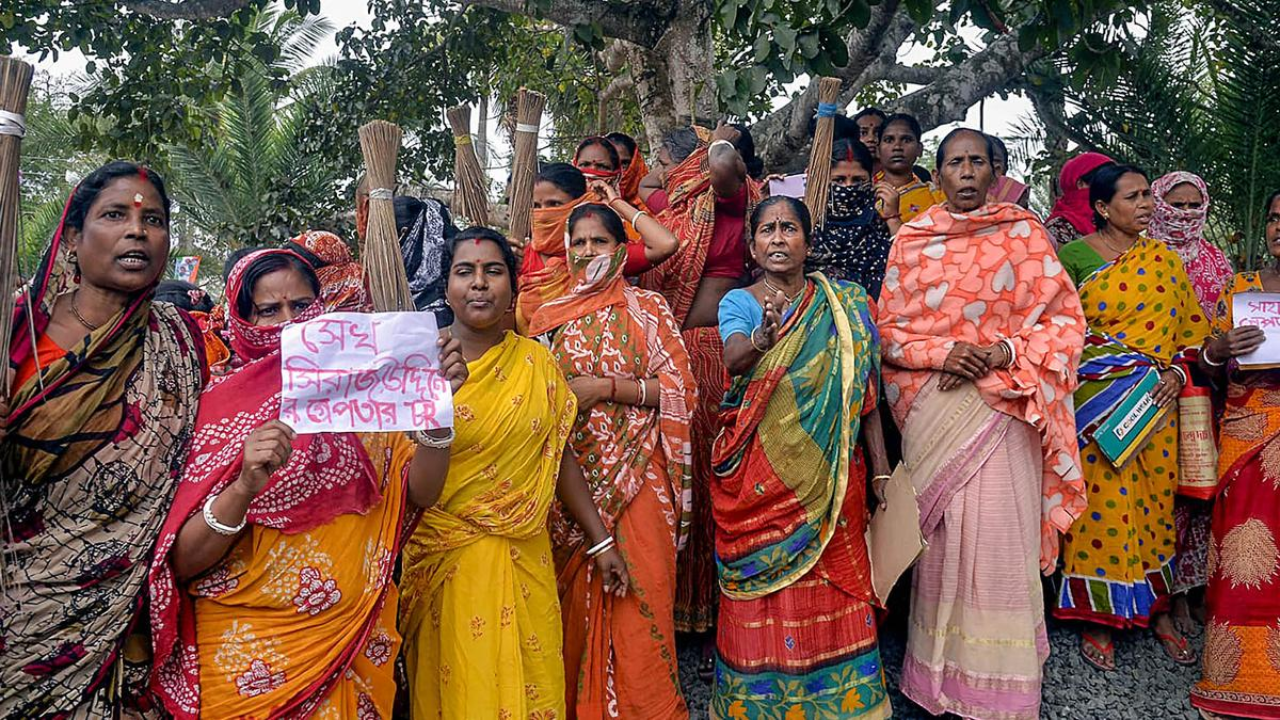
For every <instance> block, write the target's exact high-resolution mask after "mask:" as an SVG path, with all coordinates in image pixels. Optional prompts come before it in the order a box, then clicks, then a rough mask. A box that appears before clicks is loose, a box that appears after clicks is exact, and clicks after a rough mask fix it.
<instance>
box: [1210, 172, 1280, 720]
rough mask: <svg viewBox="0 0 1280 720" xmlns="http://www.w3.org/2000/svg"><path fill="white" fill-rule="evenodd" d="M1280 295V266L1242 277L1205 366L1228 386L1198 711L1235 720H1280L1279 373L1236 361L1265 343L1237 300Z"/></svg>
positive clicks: (1278, 243)
mask: <svg viewBox="0 0 1280 720" xmlns="http://www.w3.org/2000/svg"><path fill="white" fill-rule="evenodd" d="M1266 233H1267V250H1268V251H1269V252H1270V254H1271V256H1272V257H1273V258H1277V259H1280V191H1278V192H1275V193H1272V194H1271V197H1270V198H1268V200H1267V216H1266ZM1250 292H1268V293H1280V267H1278V266H1277V265H1274V264H1273V265H1272V267H1269V268H1267V269H1265V270H1262V271H1261V272H1246V273H1239V274H1238V275H1236V276H1235V280H1234V281H1233V282H1232V284H1231V285H1229V286H1228V288H1227V290H1226V292H1225V293H1224V294H1223V296H1222V297H1221V298H1220V299H1219V301H1218V313H1217V318H1216V319H1215V322H1214V338H1213V339H1211V340H1209V341H1208V342H1206V343H1205V348H1204V352H1202V353H1200V366H1201V367H1202V368H1204V369H1205V370H1206V371H1207V372H1209V373H1211V374H1214V375H1217V376H1219V377H1225V378H1226V379H1227V382H1228V385H1227V403H1226V411H1225V412H1224V413H1223V417H1222V438H1221V454H1220V455H1219V457H1218V468H1219V476H1220V481H1219V485H1218V495H1217V501H1216V503H1215V505H1214V508H1213V536H1212V539H1211V541H1210V545H1209V588H1208V592H1207V594H1206V601H1207V603H1208V609H1209V622H1208V625H1207V628H1208V630H1207V635H1206V638H1205V654H1204V674H1203V675H1202V676H1201V679H1200V682H1199V683H1196V685H1195V687H1194V688H1192V690H1191V704H1192V705H1194V706H1196V707H1197V708H1200V709H1201V710H1205V711H1209V712H1213V713H1221V714H1223V715H1227V716H1233V717H1237V716H1238V717H1252V718H1280V550H1277V545H1278V544H1280V465H1278V464H1277V463H1276V458H1277V457H1280V370H1275V369H1271V368H1268V369H1258V370H1250V369H1248V368H1246V367H1241V366H1239V365H1237V364H1236V362H1235V359H1236V358H1239V357H1240V356H1242V355H1247V354H1249V353H1251V352H1253V351H1254V350H1256V349H1258V348H1259V347H1260V346H1261V345H1262V342H1263V340H1264V339H1265V336H1264V334H1263V332H1262V331H1261V330H1260V329H1259V328H1257V327H1252V326H1249V325H1243V326H1241V327H1233V325H1234V323H1233V318H1232V315H1233V313H1232V300H1233V299H1234V297H1235V296H1236V295H1237V294H1241V293H1250Z"/></svg>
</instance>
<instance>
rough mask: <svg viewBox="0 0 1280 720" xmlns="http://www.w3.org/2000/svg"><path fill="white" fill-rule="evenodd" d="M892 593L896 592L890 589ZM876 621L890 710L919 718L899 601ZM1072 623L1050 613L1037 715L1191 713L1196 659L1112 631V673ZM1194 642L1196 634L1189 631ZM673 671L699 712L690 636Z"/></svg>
mask: <svg viewBox="0 0 1280 720" xmlns="http://www.w3.org/2000/svg"><path fill="white" fill-rule="evenodd" d="M895 597H896V596H895ZM896 605H897V603H891V606H894V607H895V610H897V612H895V613H894V614H893V616H892V617H891V618H890V620H889V621H888V622H887V623H885V624H884V625H883V626H882V627H881V629H880V653H881V658H882V659H883V661H884V666H885V670H886V672H887V675H888V684H889V695H890V697H891V699H892V702H893V711H894V712H893V716H894V717H895V718H908V719H910V720H916V719H920V720H924V719H925V718H932V717H933V716H931V715H929V714H928V713H926V712H925V711H924V710H921V709H920V708H919V707H917V706H916V705H915V704H913V703H912V702H911V701H910V700H907V699H906V698H904V697H903V696H902V695H901V694H900V693H899V692H898V673H899V672H900V671H901V669H902V653H903V647H904V645H905V642H906V624H905V622H903V620H902V618H903V616H904V615H905V606H903V607H902V608H901V609H897V607H896ZM1078 627H1079V625H1078V624H1075V623H1059V622H1054V621H1052V620H1050V625H1049V641H1050V645H1051V650H1050V653H1049V660H1048V662H1047V663H1046V664H1045V683H1044V704H1043V705H1042V706H1041V716H1042V717H1044V718H1047V719H1050V720H1098V719H1099V718H1106V719H1111V718H1116V719H1120V718H1124V719H1125V720H1129V719H1131V718H1132V719H1134V720H1138V719H1142V720H1146V719H1148V718H1177V719H1179V720H1181V719H1184V718H1185V720H1197V719H1198V718H1199V717H1200V716H1199V714H1198V713H1196V712H1195V711H1194V710H1193V709H1192V707H1191V704H1190V702H1188V692H1189V690H1190V689H1191V685H1192V684H1193V683H1194V682H1195V681H1196V680H1198V679H1199V676H1200V668H1199V666H1193V667H1183V666H1180V665H1177V664H1175V663H1174V662H1173V661H1172V660H1170V659H1169V658H1168V657H1167V656H1166V655H1165V654H1164V651H1163V650H1162V649H1161V647H1160V645H1159V643H1158V642H1157V641H1156V639H1155V637H1154V636H1153V635H1152V634H1151V632H1150V631H1139V630H1134V631H1130V632H1124V633H1117V634H1116V636H1115V637H1116V666H1117V670H1116V672H1114V673H1104V672H1101V671H1099V670H1096V669H1094V668H1093V666H1091V665H1089V664H1088V663H1086V662H1085V661H1084V659H1083V658H1081V657H1080V652H1079V639H1078V638H1079V636H1078V635H1077V630H1076V629H1077V628H1078ZM1192 642H1193V645H1195V647H1196V648H1197V650H1199V647H1200V638H1193V639H1192ZM679 651H680V676H681V680H682V682H683V685H684V692H685V697H686V698H687V699H688V701H689V710H690V716H691V718H692V720H705V719H706V718H707V705H708V703H709V702H710V697H711V688H710V687H709V686H708V685H707V684H706V683H704V682H702V681H701V680H699V679H698V677H697V673H696V667H697V661H698V649H697V645H696V642H694V641H693V639H692V638H683V641H682V642H681V643H680V647H679Z"/></svg>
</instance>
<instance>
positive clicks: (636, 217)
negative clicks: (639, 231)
mask: <svg viewBox="0 0 1280 720" xmlns="http://www.w3.org/2000/svg"><path fill="white" fill-rule="evenodd" d="M648 214H649V213H647V212H645V211H643V210H637V211H636V214H635V215H632V216H631V227H635V226H636V222H637V221H639V220H640V216H641V215H648Z"/></svg>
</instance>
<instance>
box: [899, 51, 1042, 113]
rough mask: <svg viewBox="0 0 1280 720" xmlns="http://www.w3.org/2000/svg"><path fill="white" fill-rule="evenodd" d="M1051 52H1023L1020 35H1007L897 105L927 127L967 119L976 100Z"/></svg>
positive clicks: (1000, 86) (999, 87)
mask: <svg viewBox="0 0 1280 720" xmlns="http://www.w3.org/2000/svg"><path fill="white" fill-rule="evenodd" d="M1048 54H1049V51H1048V50H1047V49H1045V48H1042V47H1037V48H1034V49H1032V50H1029V51H1027V52H1023V51H1021V50H1020V49H1019V48H1018V37H1017V35H1003V36H1001V37H999V38H997V39H996V40H995V41H993V42H992V43H991V44H990V45H988V46H987V47H986V48H984V49H982V50H980V51H978V52H977V53H974V54H973V55H972V56H971V57H969V58H968V59H967V60H965V61H964V62H962V63H960V64H959V65H955V66H953V67H951V68H949V69H947V70H946V71H945V72H943V73H942V74H941V75H940V76H939V77H938V78H937V79H936V80H935V81H934V82H932V83H930V84H929V85H927V86H925V87H923V88H921V89H919V90H916V91H915V92H912V93H908V94H907V95H904V96H903V97H902V98H901V99H900V100H899V101H898V103H897V104H896V105H895V108H896V109H900V110H903V111H905V112H909V113H911V114H912V115H914V116H915V117H916V119H917V120H919V121H920V125H921V126H922V127H923V128H924V129H925V130H930V129H933V128H935V127H938V126H939V125H943V124H946V123H948V122H954V121H957V120H963V119H964V116H965V113H966V112H967V111H968V109H969V108H970V107H971V106H972V105H973V104H974V103H976V102H978V101H979V100H981V99H983V98H985V97H987V96H988V95H991V94H992V93H994V92H996V91H998V90H1001V89H1003V88H1005V87H1007V86H1008V85H1009V83H1010V81H1012V80H1013V79H1014V78H1017V77H1019V76H1021V75H1022V74H1023V73H1024V72H1025V71H1026V69H1027V66H1028V65H1030V64H1031V63H1033V62H1035V61H1037V60H1039V59H1040V58H1043V57H1045V56H1046V55H1048Z"/></svg>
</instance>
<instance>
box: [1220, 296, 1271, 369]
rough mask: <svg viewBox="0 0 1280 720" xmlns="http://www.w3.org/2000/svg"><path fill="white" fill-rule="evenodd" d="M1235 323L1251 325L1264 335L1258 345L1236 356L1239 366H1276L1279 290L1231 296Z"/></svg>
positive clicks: (1237, 325)
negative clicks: (1260, 343)
mask: <svg viewBox="0 0 1280 720" xmlns="http://www.w3.org/2000/svg"><path fill="white" fill-rule="evenodd" d="M1231 317H1232V318H1233V319H1234V321H1235V327H1245V326H1253V327H1256V328H1260V329H1261V330H1262V332H1263V333H1264V334H1265V335H1266V339H1265V340H1263V341H1262V345H1261V346H1259V347H1258V349H1257V350H1254V351H1253V352H1251V353H1247V354H1245V355H1241V356H1240V357H1238V358H1236V361H1237V362H1238V363H1239V364H1240V367H1243V368H1249V369H1253V370H1258V369H1263V368H1269V367H1280V293H1265V292H1246V293H1238V294H1236V295H1233V296H1232V298H1231Z"/></svg>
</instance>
